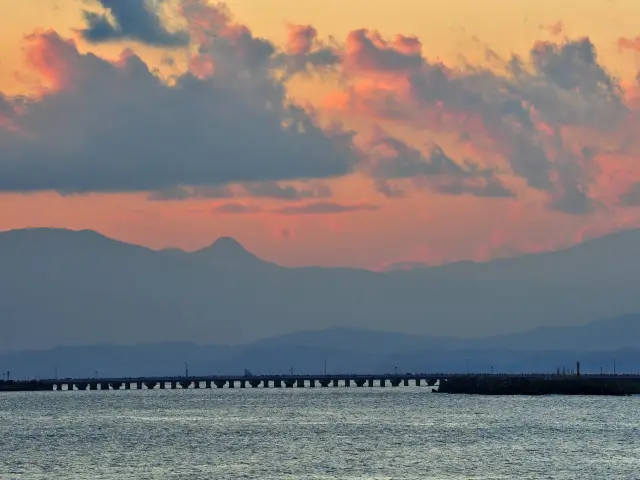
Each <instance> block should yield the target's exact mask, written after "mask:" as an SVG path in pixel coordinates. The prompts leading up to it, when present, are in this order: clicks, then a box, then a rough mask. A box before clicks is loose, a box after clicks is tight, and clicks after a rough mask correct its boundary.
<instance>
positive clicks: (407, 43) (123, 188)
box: [0, 0, 640, 269]
mask: <svg viewBox="0 0 640 480" xmlns="http://www.w3.org/2000/svg"><path fill="white" fill-rule="evenodd" d="M0 5H1V6H2V7H4V8H3V12H5V13H4V14H3V15H2V17H1V20H0V230H8V229H14V228H25V227H36V226H49V227H64V228H71V229H94V230H97V231H99V232H101V233H103V234H105V235H108V236H110V237H113V238H117V239H120V240H123V241H127V242H132V243H139V244H142V245H147V246H150V247H152V248H165V247H170V246H171V247H180V248H184V249H187V250H193V249H197V248H201V247H203V246H206V245H208V244H210V243H212V242H213V240H214V239H215V238H217V237H219V236H232V237H235V238H236V239H238V240H239V241H240V242H241V243H242V244H244V245H245V246H246V247H247V248H248V249H249V250H251V251H253V252H254V253H256V254H257V255H259V256H260V257H262V258H265V259H268V260H272V261H275V262H277V263H280V264H283V265H309V264H320V265H349V266H357V267H365V268H372V269H383V268H385V267H387V266H389V265H391V264H394V263H402V262H425V263H428V264H440V263H443V262H448V261H455V260H461V259H475V260H487V259H490V258H494V257H500V256H505V255H513V254H516V253H520V252H534V251H540V250H549V249H554V248H559V247H564V246H567V245H570V244H573V243H576V242H579V241H581V240H584V239H586V238H590V237H593V236H598V235H603V234H606V233H608V232H613V231H617V230H621V229H627V228H636V227H638V226H640V136H637V133H640V83H639V82H640V74H639V72H640V23H638V20H637V19H638V18H640V2H638V1H637V0H590V1H584V0H582V1H577V0H566V1H563V2H557V1H556V0H535V1H529V0H520V1H507V0H484V1H481V2H480V1H477V0H449V1H447V2H436V1H427V0H396V1H393V2H388V1H382V0H367V1H364V0H304V1H300V0H233V1H229V2H227V3H213V2H207V1H206V0H164V1H163V0H155V1H147V2H145V1H142V0H20V1H17V0H0Z"/></svg>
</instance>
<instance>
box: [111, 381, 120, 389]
mask: <svg viewBox="0 0 640 480" xmlns="http://www.w3.org/2000/svg"><path fill="white" fill-rule="evenodd" d="M121 386H122V383H120V382H114V383H112V384H111V388H112V389H114V390H120V387H121Z"/></svg>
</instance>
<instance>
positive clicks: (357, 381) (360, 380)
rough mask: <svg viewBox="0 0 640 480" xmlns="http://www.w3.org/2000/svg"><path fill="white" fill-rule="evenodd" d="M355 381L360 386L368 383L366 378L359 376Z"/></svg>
mask: <svg viewBox="0 0 640 480" xmlns="http://www.w3.org/2000/svg"><path fill="white" fill-rule="evenodd" d="M355 382H356V385H357V386H358V387H364V384H365V383H367V381H366V380H365V379H364V378H358V379H357V380H355Z"/></svg>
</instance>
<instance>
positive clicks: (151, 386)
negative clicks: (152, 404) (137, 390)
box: [144, 382, 157, 390]
mask: <svg viewBox="0 0 640 480" xmlns="http://www.w3.org/2000/svg"><path fill="white" fill-rule="evenodd" d="M144 384H145V386H146V387H147V390H153V389H154V388H156V384H157V382H144Z"/></svg>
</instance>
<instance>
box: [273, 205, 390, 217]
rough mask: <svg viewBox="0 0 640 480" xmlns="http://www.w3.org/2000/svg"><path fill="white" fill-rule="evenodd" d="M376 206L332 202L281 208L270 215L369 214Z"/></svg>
mask: <svg viewBox="0 0 640 480" xmlns="http://www.w3.org/2000/svg"><path fill="white" fill-rule="evenodd" d="M378 208H379V207H378V206H377V205H369V204H357V205H343V204H340V203H332V202H317V203H308V204H306V205H299V206H291V207H283V208H279V209H277V210H273V211H272V213H275V214H277V215H324V214H337V213H351V212H369V211H374V210H378Z"/></svg>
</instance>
